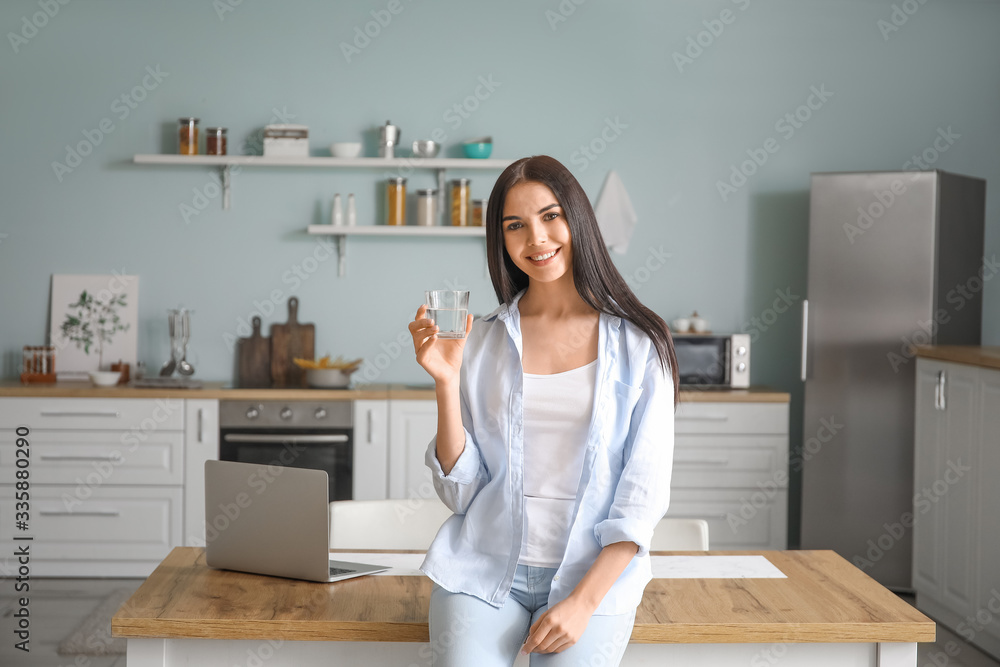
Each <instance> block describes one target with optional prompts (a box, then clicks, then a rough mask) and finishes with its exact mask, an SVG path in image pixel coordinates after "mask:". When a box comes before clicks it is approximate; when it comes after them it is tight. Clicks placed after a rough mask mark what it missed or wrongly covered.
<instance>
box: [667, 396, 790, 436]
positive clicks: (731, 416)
mask: <svg viewBox="0 0 1000 667" xmlns="http://www.w3.org/2000/svg"><path fill="white" fill-rule="evenodd" d="M674 430H675V432H676V433H773V434H785V433H788V404H787V403H680V404H679V405H678V406H677V412H676V413H675V414H674Z"/></svg>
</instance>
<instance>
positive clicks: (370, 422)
mask: <svg viewBox="0 0 1000 667" xmlns="http://www.w3.org/2000/svg"><path fill="white" fill-rule="evenodd" d="M373 412H375V411H374V410H368V444H369V445H370V444H372V438H373V437H374V436H373V435H372V429H373V428H375V418H374V417H373V416H372V413H373Z"/></svg>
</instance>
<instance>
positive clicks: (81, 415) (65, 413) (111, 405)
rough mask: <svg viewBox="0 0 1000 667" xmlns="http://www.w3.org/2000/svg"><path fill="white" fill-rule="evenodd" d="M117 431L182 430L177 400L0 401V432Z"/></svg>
mask: <svg viewBox="0 0 1000 667" xmlns="http://www.w3.org/2000/svg"><path fill="white" fill-rule="evenodd" d="M18 426H27V427H28V428H29V429H31V430H32V431H34V430H36V429H37V430H47V429H72V430H79V429H88V430H89V429H93V430H104V431H107V430H121V431H130V432H134V433H136V434H149V433H152V432H155V431H180V430H183V429H184V401H182V400H181V399H179V398H2V399H0V429H13V428H16V427H18Z"/></svg>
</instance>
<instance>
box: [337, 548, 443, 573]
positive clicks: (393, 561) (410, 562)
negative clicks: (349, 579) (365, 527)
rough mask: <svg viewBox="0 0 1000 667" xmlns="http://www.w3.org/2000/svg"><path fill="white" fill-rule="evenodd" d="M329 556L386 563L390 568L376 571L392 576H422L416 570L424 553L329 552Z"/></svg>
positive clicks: (359, 561)
mask: <svg viewBox="0 0 1000 667" xmlns="http://www.w3.org/2000/svg"><path fill="white" fill-rule="evenodd" d="M330 558H334V559H336V560H347V561H352V562H355V563H369V564H371V565H386V566H388V567H390V568H392V569H389V570H386V571H385V572H376V574H384V575H387V576H394V577H422V576H424V573H423V572H421V571H420V570H418V569H417V568H419V567H420V564H421V563H423V562H424V554H376V553H368V552H365V551H357V552H353V553H337V552H334V553H331V554H330Z"/></svg>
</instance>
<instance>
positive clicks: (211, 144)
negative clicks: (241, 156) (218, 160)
mask: <svg viewBox="0 0 1000 667" xmlns="http://www.w3.org/2000/svg"><path fill="white" fill-rule="evenodd" d="M226 131H227V130H226V128H224V127H206V128H205V155H225V154H226Z"/></svg>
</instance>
